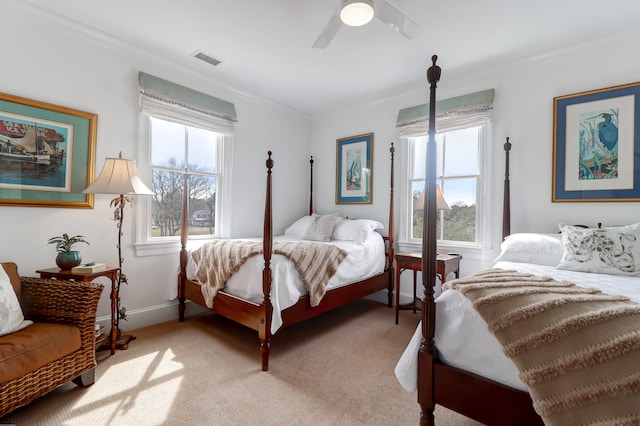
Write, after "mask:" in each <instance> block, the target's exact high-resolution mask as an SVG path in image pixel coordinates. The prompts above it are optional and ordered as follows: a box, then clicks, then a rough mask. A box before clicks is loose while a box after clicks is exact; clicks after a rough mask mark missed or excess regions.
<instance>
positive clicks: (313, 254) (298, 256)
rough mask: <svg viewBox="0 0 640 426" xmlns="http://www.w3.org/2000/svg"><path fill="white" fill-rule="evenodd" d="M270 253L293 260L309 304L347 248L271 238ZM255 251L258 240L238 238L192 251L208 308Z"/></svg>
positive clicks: (314, 301)
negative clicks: (219, 291) (273, 240)
mask: <svg viewBox="0 0 640 426" xmlns="http://www.w3.org/2000/svg"><path fill="white" fill-rule="evenodd" d="M273 253H275V254H281V255H283V256H285V257H286V258H287V259H289V260H291V261H292V262H293V264H294V265H295V267H296V269H297V270H298V272H299V273H300V278H301V279H302V282H303V283H304V285H305V288H306V289H307V291H308V292H309V300H310V303H311V306H317V305H318V304H319V303H320V300H322V297H323V296H324V294H325V292H326V287H327V283H328V282H329V280H330V279H331V277H333V275H334V274H335V273H336V271H337V270H338V267H339V266H340V264H341V263H342V261H343V260H344V259H345V258H346V257H347V252H346V251H345V250H343V249H341V248H339V247H336V246H334V245H331V244H321V243H312V242H308V243H307V242H304V243H301V242H274V243H273ZM259 254H262V242H254V241H241V240H215V241H210V242H208V243H207V244H205V245H203V246H201V247H200V248H198V249H196V250H194V251H193V252H192V256H193V259H194V260H195V261H196V264H197V265H198V267H197V269H196V277H197V278H198V280H199V281H200V282H201V283H202V284H203V285H202V286H201V291H202V295H203V296H204V300H205V303H206V304H207V306H208V307H209V308H212V307H213V298H214V297H215V296H216V293H217V292H218V290H220V289H222V288H223V287H224V285H225V283H226V282H227V280H228V279H229V278H230V277H231V275H233V273H234V272H236V271H237V270H238V269H240V267H241V266H242V265H243V264H244V263H245V262H246V261H247V259H249V258H250V257H251V256H256V255H259Z"/></svg>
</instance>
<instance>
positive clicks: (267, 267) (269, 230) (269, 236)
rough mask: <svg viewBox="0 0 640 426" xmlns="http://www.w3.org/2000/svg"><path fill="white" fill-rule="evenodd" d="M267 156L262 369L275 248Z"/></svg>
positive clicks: (268, 332) (267, 340) (265, 362)
mask: <svg viewBox="0 0 640 426" xmlns="http://www.w3.org/2000/svg"><path fill="white" fill-rule="evenodd" d="M268 155H269V157H268V158H267V162H266V165H267V191H266V193H267V195H266V200H265V204H264V231H263V236H262V249H263V253H264V269H263V270H262V293H263V295H264V299H263V301H262V313H261V318H260V330H259V331H258V334H259V337H260V355H261V357H262V371H267V370H268V369H269V345H270V341H271V313H272V312H273V306H272V305H271V298H270V294H271V253H272V249H273V216H272V211H271V169H272V168H273V160H272V159H271V151H269V152H268Z"/></svg>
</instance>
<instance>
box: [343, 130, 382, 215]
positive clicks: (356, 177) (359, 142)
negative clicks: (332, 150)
mask: <svg viewBox="0 0 640 426" xmlns="http://www.w3.org/2000/svg"><path fill="white" fill-rule="evenodd" d="M372 167H373V133H367V134H364V135H358V136H351V137H348V138H342V139H338V140H337V141H336V204H371V202H372V197H371V186H372V185H371V183H372V181H371V177H372V174H373V169H372Z"/></svg>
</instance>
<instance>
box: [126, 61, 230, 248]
mask: <svg viewBox="0 0 640 426" xmlns="http://www.w3.org/2000/svg"><path fill="white" fill-rule="evenodd" d="M138 80H139V85H140V95H141V96H140V105H141V132H140V144H139V147H140V148H139V153H138V163H139V166H140V169H144V168H145V167H146V168H147V169H146V170H145V171H147V172H148V176H150V177H149V181H151V187H152V189H153V191H154V193H155V195H153V196H152V197H145V199H144V200H142V199H140V201H138V204H137V205H138V206H139V208H138V209H137V225H138V226H137V228H136V254H137V255H154V254H165V253H171V252H175V251H176V250H177V249H178V248H179V247H178V245H177V244H176V243H177V242H178V241H179V235H180V222H181V219H182V217H183V215H186V216H187V217H186V219H187V223H188V225H189V228H188V236H189V238H190V239H197V238H211V237H224V236H227V235H228V229H229V224H228V221H229V216H230V215H229V214H228V212H226V211H225V206H228V205H229V204H230V203H229V202H228V201H227V200H228V198H229V195H230V192H231V191H230V185H231V182H230V176H231V173H230V171H231V162H232V161H231V158H232V157H231V151H232V150H231V147H232V142H233V134H234V123H235V122H236V121H237V119H236V113H235V106H234V105H233V104H231V103H229V102H226V101H224V100H221V99H218V98H214V97H212V96H209V95H206V94H203V93H200V92H196V91H194V90H192V89H189V88H187V87H183V86H179V85H177V84H175V83H172V82H169V81H166V80H162V79H160V78H158V77H154V76H151V75H149V74H145V73H143V72H140V73H139V75H138ZM185 177H186V179H188V183H189V191H190V193H189V196H188V200H189V201H188V211H186V212H183V211H182V193H183V188H184V185H183V180H184V178H185Z"/></svg>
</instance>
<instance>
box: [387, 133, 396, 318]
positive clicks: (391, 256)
mask: <svg viewBox="0 0 640 426" xmlns="http://www.w3.org/2000/svg"><path fill="white" fill-rule="evenodd" d="M389 152H390V153H391V186H390V189H389V197H390V199H389V236H388V240H387V241H388V244H389V247H388V255H387V261H388V265H389V273H390V274H391V275H390V277H391V278H390V279H389V292H388V295H389V301H388V303H387V306H388V307H392V306H393V291H394V288H393V277H395V273H394V266H393V260H394V256H395V251H394V247H393V246H394V244H395V242H394V235H395V218H394V213H393V212H394V207H393V201H394V194H393V187H394V183H393V182H394V181H393V176H394V171H393V164H394V157H395V153H396V149H395V147H394V146H393V142H391V148H389Z"/></svg>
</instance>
